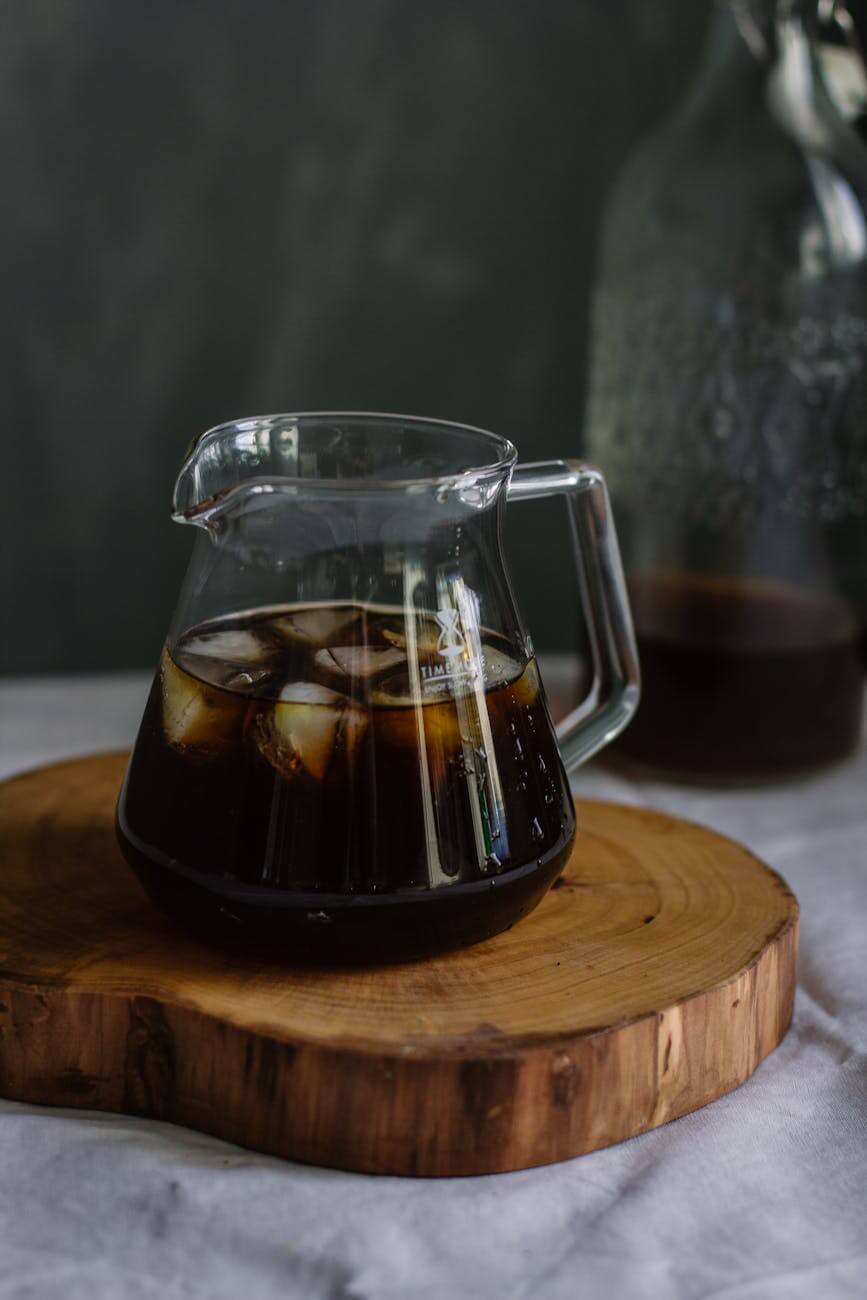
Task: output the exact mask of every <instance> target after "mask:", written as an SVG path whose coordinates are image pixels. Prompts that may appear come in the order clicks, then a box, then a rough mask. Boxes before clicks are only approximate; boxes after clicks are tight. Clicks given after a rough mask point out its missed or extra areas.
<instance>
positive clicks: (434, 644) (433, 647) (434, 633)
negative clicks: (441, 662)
mask: <svg viewBox="0 0 867 1300" xmlns="http://www.w3.org/2000/svg"><path fill="white" fill-rule="evenodd" d="M395 621H396V620H395ZM380 630H381V633H382V635H383V637H384V638H385V640H386V641H389V642H391V644H392V645H393V646H396V647H397V648H398V649H399V650H406V649H407V648H408V645H409V640H408V638H407V635H406V624H405V623H403V624H402V625H401V626H399V627H394V626H392V627H383V628H381V629H380ZM439 640H440V628H439V627H438V625H437V624H436V622H434V620H433V619H431V618H428V617H427V615H425V614H420V615H417V616H416V620H415V648H416V654H418V655H421V656H424V657H425V658H430V656H431V655H435V654H436V652H437V649H438V647H439Z"/></svg>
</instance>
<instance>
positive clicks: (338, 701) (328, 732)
mask: <svg viewBox="0 0 867 1300" xmlns="http://www.w3.org/2000/svg"><path fill="white" fill-rule="evenodd" d="M366 727H367V717H366V715H365V714H364V713H363V712H362V711H361V710H360V709H358V708H356V707H355V705H354V704H353V703H352V701H351V700H349V699H348V698H347V697H346V696H345V695H341V694H340V692H339V691H332V690H330V689H329V688H328V687H327V686H320V685H318V683H316V682H290V683H289V684H288V685H286V686H284V687H283V689H282V690H281V692H280V698H279V700H278V701H277V702H276V703H275V704H274V706H273V707H272V708H271V709H269V710H268V711H267V712H266V713H262V714H260V715H259V717H258V718H257V720H256V725H255V727H254V728H253V732H254V739H255V741H256V744H257V745H258V747H259V750H260V752H261V754H262V755H263V757H264V758H266V759H267V760H268V762H269V763H270V764H271V766H272V767H273V768H275V769H276V770H277V771H278V772H279V773H280V775H281V776H283V777H291V776H293V775H294V774H295V773H296V772H297V771H298V770H299V768H303V769H304V770H305V771H307V772H308V773H309V774H310V775H311V776H312V777H314V778H315V779H316V780H317V781H321V780H322V779H323V778H324V777H325V774H326V772H327V771H328V767H329V764H330V762H331V757H332V754H333V753H334V751H335V749H336V748H338V747H339V746H342V747H343V749H344V750H345V752H346V753H347V754H348V755H349V756H350V757H351V756H352V754H353V753H354V752H355V749H356V747H357V745H358V743H359V741H360V740H361V738H362V736H363V735H364V732H365V729H366Z"/></svg>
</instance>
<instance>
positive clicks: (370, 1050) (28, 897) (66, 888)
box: [0, 755, 798, 1175]
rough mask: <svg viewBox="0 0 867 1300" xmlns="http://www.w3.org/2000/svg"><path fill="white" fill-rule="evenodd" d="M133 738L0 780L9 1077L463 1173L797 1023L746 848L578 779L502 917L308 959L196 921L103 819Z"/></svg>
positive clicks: (573, 1131) (707, 1081) (636, 1127)
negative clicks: (544, 890) (123, 751)
mask: <svg viewBox="0 0 867 1300" xmlns="http://www.w3.org/2000/svg"><path fill="white" fill-rule="evenodd" d="M124 764H125V757H124V756H123V755H102V756H98V757H94V758H87V759H82V760H78V761H74V762H69V763H64V764H60V765H58V766H56V767H52V768H47V769H42V770H40V771H36V772H32V773H29V774H27V775H24V776H21V777H18V778H16V779H14V780H12V781H8V782H6V783H4V784H2V785H0V1092H2V1093H3V1094H4V1095H5V1096H7V1097H14V1098H19V1099H22V1100H28V1101H35V1102H45V1103H49V1104H53V1105H62V1106H85V1107H94V1108H99V1109H104V1110H115V1111H126V1112H128V1113H130V1114H136V1115H150V1116H155V1117H158V1118H161V1119H166V1120H172V1121H174V1122H176V1123H178V1124H186V1125H189V1126H190V1127H192V1128H197V1129H201V1130H203V1131H205V1132H207V1133H215V1134H218V1135H219V1136H221V1137H224V1138H228V1139H230V1140H231V1141H233V1142H238V1143H241V1144H242V1145H244V1146H248V1147H253V1148H256V1149H258V1150H262V1151H269V1152H272V1153H275V1154H277V1155H282V1156H288V1157H293V1158H297V1159H299V1160H307V1161H313V1162H315V1163H319V1164H325V1165H333V1166H338V1167H341V1168H345V1169H357V1170H366V1171H370V1172H379V1173H393V1174H419V1175H434V1174H478V1173H489V1172H493V1171H498V1170H506V1169H519V1168H523V1167H526V1166H529V1165H538V1164H544V1163H547V1162H549V1161H554V1160H562V1159H564V1158H565V1157H567V1156H574V1155H578V1154H580V1153H581V1152H585V1151H592V1150H593V1149H594V1148H596V1147H601V1146H605V1145H607V1144H608V1143H611V1142H618V1141H620V1140H621V1139H622V1138H626V1137H630V1136H631V1135H633V1134H635V1133H641V1132H643V1131H644V1130H646V1129H649V1128H653V1127H654V1126H655V1125H658V1124H663V1123H665V1122H666V1121H667V1120H670V1119H674V1118H675V1117H677V1116H678V1115H683V1114H685V1113H686V1112H687V1111H691V1110H694V1109H695V1108H696V1107H697V1106H702V1105H704V1103H705V1102H708V1101H711V1100H713V1098H715V1097H718V1096H720V1094H722V1093H724V1092H727V1091H729V1090H730V1089H731V1088H734V1087H736V1086H737V1085H738V1084H739V1083H741V1082H743V1080H744V1079H746V1078H747V1077H748V1075H750V1074H751V1073H752V1072H753V1070H754V1069H755V1068H756V1066H757V1065H758V1063H759V1062H760V1061H761V1060H762V1058H763V1057H764V1056H766V1055H767V1053H768V1052H770V1051H771V1050H772V1049H773V1048H774V1047H775V1046H776V1045H777V1043H779V1041H780V1039H781V1038H782V1037H783V1035H784V1034H785V1032H786V1029H787V1027H788V1025H789V1021H790V1019H791V1013H792V1001H793V993H794V986H795V961H796V951H797V938H798V905H797V902H796V901H795V899H794V897H793V896H792V894H791V893H790V892H789V890H788V889H787V887H786V885H785V884H784V883H783V881H782V880H781V879H780V877H779V876H777V875H775V874H774V872H772V871H770V870H769V869H768V868H767V867H765V866H764V865H763V864H762V863H761V862H759V861H758V860H757V859H756V858H755V857H753V856H752V854H751V853H749V852H748V851H747V850H746V849H744V848H742V847H740V846H739V845H737V844H735V843H733V842H732V841H730V840H727V839H725V838H723V837H722V836H720V835H717V834H714V833H712V832H711V831H708V830H705V829H703V828H701V827H699V826H695V825H692V824H690V823H688V822H684V821H680V820H678V819H677V818H674V817H668V816H664V815H662V814H660V813H656V812H650V811H647V810H644V809H637V808H625V807H618V806H616V805H613V804H603V803H589V802H582V803H579V806H578V813H579V834H578V838H577V842H576V847H575V851H574V854H573V857H572V860H571V862H570V863H569V866H568V868H567V870H566V871H565V873H564V874H563V876H562V877H561V878H560V880H558V881H557V882H556V884H555V886H554V887H553V889H552V890H551V891H550V893H549V894H548V896H547V897H546V898H545V900H544V901H543V902H542V904H541V905H540V907H539V908H538V909H537V911H536V912H534V913H533V914H532V915H531V916H530V917H529V918H528V919H526V920H524V921H522V922H521V923H520V924H519V925H517V926H515V928H514V929H513V930H511V931H509V932H508V933H506V934H503V935H500V936H498V937H497V938H495V939H491V940H488V941H487V942H485V943H483V944H479V945H477V946H476V947H474V948H469V949H464V950H463V951H460V952H456V953H451V954H449V955H447V956H444V957H440V958H436V959H433V960H430V961H426V962H420V963H413V964H405V965H402V966H395V967H390V968H379V969H376V970H373V969H366V970H355V971H353V970H311V969H308V970H304V969H297V968H287V967H281V966H280V965H276V964H266V963H262V962H259V961H257V960H256V959H254V958H245V957H243V956H238V955H228V954H225V953H222V952H219V951H217V950H215V949H210V948H208V947H205V946H204V945H200V944H198V943H196V942H195V941H193V940H190V939H187V938H185V937H183V936H182V935H180V934H179V933H178V932H176V931H175V930H174V929H172V928H171V926H170V925H169V923H168V922H167V921H164V920H163V919H162V918H161V917H160V916H159V915H158V914H157V912H155V911H154V910H153V908H152V907H151V905H150V904H149V903H148V901H147V900H146V898H145V896H144V894H143V893H142V891H141V889H140V887H139V885H138V884H137V882H136V881H135V879H134V878H133V876H132V874H131V872H130V871H129V870H128V868H127V867H126V865H125V864H124V862H123V860H122V858H121V857H120V854H119V851H118V849H117V847H116V845H115V840H114V829H113V813H114V803H115V798H116V795H117V790H118V787H119V784H120V780H121V777H122V774H123V769H124Z"/></svg>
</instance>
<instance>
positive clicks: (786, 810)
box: [0, 675, 867, 1300]
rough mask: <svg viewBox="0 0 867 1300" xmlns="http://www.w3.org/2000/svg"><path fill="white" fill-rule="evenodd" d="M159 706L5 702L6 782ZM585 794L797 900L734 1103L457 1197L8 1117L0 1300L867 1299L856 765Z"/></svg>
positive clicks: (141, 687)
mask: <svg viewBox="0 0 867 1300" xmlns="http://www.w3.org/2000/svg"><path fill="white" fill-rule="evenodd" d="M146 689H147V681H146V679H145V678H144V677H143V676H138V675H135V676H127V677H99V678H66V679H39V680H34V681H7V682H4V683H2V684H0V775H7V774H10V773H12V772H15V771H19V770H22V769H24V768H26V767H31V766H33V765H35V764H38V763H42V762H47V761H50V760H53V759H56V758H62V757H67V756H69V755H72V754H81V753H87V752H92V751H95V750H99V749H111V748H118V747H121V746H126V745H128V744H129V743H130V742H131V740H132V738H133V736H134V734H135V729H136V726H137V724H138V720H139V717H140V714H141V709H142V706H143V703H144V696H145V692H146ZM577 789H578V791H579V793H581V794H584V795H586V796H591V797H600V798H613V799H619V800H621V801H623V802H626V803H643V804H649V805H651V806H653V807H657V808H664V809H666V810H668V811H671V812H675V813H679V814H682V815H684V816H686V817H689V818H692V819H693V820H696V821H700V822H704V823H705V824H706V825H708V826H713V827H715V828H716V829H718V830H721V831H723V832H724V833H726V834H728V835H731V836H733V837H734V838H736V839H739V840H742V841H744V842H745V843H746V844H748V845H749V846H750V847H751V848H752V849H754V850H755V851H756V852H757V853H758V854H760V855H761V856H762V857H763V858H764V859H765V860H766V861H768V862H769V863H771V864H772V865H773V866H774V867H776V868H777V869H778V870H779V871H780V872H782V874H783V875H784V876H785V878H786V879H787V881H788V882H789V884H790V885H791V886H792V888H793V889H794V890H795V892H796V893H797V895H798V897H799V899H800V902H801V907H802V915H801V959H800V983H799V990H798V996H797V1002H796V1011H795V1021H794V1025H793V1027H792V1029H791V1031H790V1033H789V1035H788V1037H787V1038H786V1039H785V1041H784V1042H783V1044H782V1046H781V1047H780V1048H778V1050H777V1051H776V1052H774V1053H773V1054H772V1056H770V1057H769V1058H768V1060H767V1061H766V1062H765V1063H764V1064H763V1065H762V1066H761V1067H760V1068H759V1070H758V1071H757V1073H756V1074H755V1075H754V1076H753V1078H752V1079H750V1080H749V1081H748V1082H747V1083H746V1084H745V1085H744V1086H743V1087H742V1088H740V1089H738V1090H737V1091H735V1092H734V1093H732V1094H730V1095H729V1096H727V1097H724V1098H722V1099H721V1100H719V1101H717V1102H715V1103H714V1104H713V1105H711V1106H708V1107H706V1108H705V1109H704V1110H701V1111H698V1112H696V1113H695V1114H693V1115H689V1116H686V1117H685V1118H684V1119H681V1120H678V1121H677V1122H676V1123H673V1124H669V1125H667V1126H666V1127H664V1128H661V1129H657V1130H656V1131H654V1132H652V1133H648V1134H646V1135H644V1136H642V1137H639V1138H635V1139H633V1140H632V1141H629V1142H625V1143H622V1144H621V1145H619V1146H615V1147H610V1148H609V1149H607V1150H605V1151H599V1152H596V1153H594V1154H592V1155H589V1156H582V1157H581V1158H579V1159H576V1160H571V1161H567V1162H565V1163H563V1164H559V1165H551V1166H548V1167H547V1168H543V1169H532V1170H527V1171H524V1172H521V1173H515V1174H501V1175H497V1176H492V1177H486V1178H469V1179H445V1180H413V1179H399V1178H373V1177H367V1176H361V1175H357V1174H347V1173H340V1172H335V1171H332V1170H325V1169H316V1168H310V1167H305V1166H303V1165H295V1164H289V1163H285V1162H283V1161H280V1160H277V1159H272V1158H270V1157H267V1156H261V1155H257V1154H255V1153H252V1152H248V1151H243V1150H241V1149H239V1148H237V1147H233V1146H230V1145H228V1144H226V1143H223V1142H220V1141H217V1140H215V1139H213V1138H209V1137H205V1136H203V1135H201V1134H198V1133H194V1132H190V1131H188V1130H185V1129H181V1128H176V1127H174V1126H172V1125H169V1124H161V1123H155V1122H151V1121H147V1120H138V1119H128V1118H126V1117H124V1116H115V1115H106V1114H99V1113H95V1112H81V1111H60V1110H51V1109H44V1108H40V1107H36V1106H26V1105H18V1104H15V1103H11V1102H0V1171H2V1176H0V1300H126V1298H129V1300H140V1298H141V1300H144V1298H145V1297H148V1298H149V1297H159V1298H160V1300H173V1298H174V1297H177V1298H178V1300H182V1298H183V1300H197V1298H198V1297H202V1298H203V1300H204V1298H207V1300H222V1298H223V1297H226V1300H230V1298H231V1300H239V1297H240V1298H241V1300H270V1298H271V1297H274V1298H275V1300H277V1298H278V1297H279V1300H295V1297H298V1298H299V1300H318V1298H319V1297H322V1300H406V1298H411V1300H475V1298H478V1300H487V1298H488V1297H491V1300H494V1298H495V1297H496V1300H596V1298H597V1297H599V1298H600V1300H669V1298H671V1300H699V1298H701V1300H711V1298H713V1300H837V1298H838V1297H847V1298H848V1297H852V1298H853V1300H854V1298H857V1300H863V1298H864V1297H867V751H865V750H863V749H862V751H861V753H860V754H859V755H858V756H857V757H856V758H855V759H853V760H852V761H850V762H848V763H846V764H844V765H842V766H841V767H839V768H837V769H836V770H833V771H829V772H827V773H825V774H823V775H820V776H816V777H812V778H810V779H809V780H799V781H797V782H792V783H789V784H787V785H783V786H779V787H776V788H770V789H761V790H752V791H727V792H719V791H708V790H687V789H678V788H676V787H674V786H669V785H662V784H642V785H638V784H635V783H631V782H626V781H624V780H621V779H618V778H616V777H614V776H612V775H610V774H608V773H606V772H604V771H603V770H602V769H599V768H594V767H590V768H586V769H583V770H582V771H581V772H579V774H578V781H577ZM0 870H2V863H0ZM0 1091H2V1087H0Z"/></svg>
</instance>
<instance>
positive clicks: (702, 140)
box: [587, 0, 867, 781]
mask: <svg viewBox="0 0 867 1300" xmlns="http://www.w3.org/2000/svg"><path fill="white" fill-rule="evenodd" d="M865 107H867V77H865V70H864V62H863V58H862V57H861V53H860V47H859V45H858V36H857V31H856V29H855V26H854V24H853V23H852V21H851V19H850V18H849V15H848V11H846V10H844V9H842V8H841V6H839V5H835V4H833V3H827V4H823V3H820V4H818V5H817V4H816V3H815V0H810V2H809V3H807V2H802V0H779V2H778V3H776V4H774V3H773V0H759V2H756V3H752V4H734V3H729V4H722V5H720V6H719V8H718V11H717V12H716V14H715V16H714V19H713V21H712V25H711V29H710V32H709V39H708V44H707V48H706V52H705V57H704V60H703V63H702V66H701V69H700V73H699V76H698V78H697V81H696V83H695V85H694V87H693V89H692V91H691V93H690V94H689V96H688V98H687V101H686V102H685V103H684V105H683V106H682V108H681V110H680V111H679V112H678V113H677V114H676V116H675V117H674V119H673V120H672V121H670V122H669V123H668V124H666V125H665V126H664V127H663V129H662V130H661V131H660V132H659V133H658V134H657V135H656V136H655V137H654V138H652V139H651V140H650V141H648V142H647V143H645V144H644V145H643V146H641V147H640V148H639V150H638V152H637V153H636V154H635V155H634V156H633V158H632V159H631V160H630V161H629V162H628V164H627V166H626V168H625V170H624V172H623V174H622V175H621V178H620V180H619V182H618V185H617V187H616V190H615V192H614V194H613V198H612V200H611V202H610V205H609V208H608V211H607V216H606V221H605V225H604V234H603V246H602V254H601V266H600V274H599V281H598V292H597V297H596V302H595V309H594V325H593V359H592V366H591V380H590V397H589V405H588V418H587V447H588V451H589V452H590V453H591V454H592V455H593V458H594V460H596V461H597V463H599V464H600V465H601V467H602V469H603V470H604V472H605V474H606V476H607V478H608V482H609V486H610V489H611V492H612V497H613V500H614V505H615V510H616V512H617V518H618V526H619V532H620V537H621V545H622V549H623V557H624V565H625V569H626V573H627V580H628V585H629V589H630V594H631V598H632V605H633V615H634V619H635V625H636V632H637V636H638V644H639V649H640V654H641V661H642V673H643V681H644V689H643V698H642V705H641V708H640V709H639V712H638V715H637V716H636V718H635V720H634V722H633V724H632V726H631V727H630V728H629V730H628V731H627V732H626V733H625V734H624V735H623V736H622V737H621V738H620V740H619V741H618V743H617V745H616V746H615V747H614V749H613V751H611V752H612V755H616V757H617V758H618V760H619V761H620V762H621V763H630V764H636V765H639V766H640V767H642V768H648V769H652V770H655V771H657V772H665V773H667V774H669V775H674V776H678V777H682V778H686V779H696V778H697V779H700V780H707V779H710V780H725V781H728V780H745V779H753V778H773V777H777V776H781V775H785V774H787V773H790V772H794V771H797V770H800V769H809V768H811V767H813V766H815V765H819V764H822V763H825V762H828V761H832V760H835V759H839V758H842V757H843V756H845V755H846V754H848V753H849V752H850V751H851V750H852V749H853V747H854V746H855V745H856V743H857V740H858V735H859V727H860V717H861V697H862V687H863V673H862V658H861V645H862V641H861V636H862V626H863V621H864V615H865V612H867V222H865V196H867V147H865V136H864V132H863V126H864V121H865V118H864V110H865Z"/></svg>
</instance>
